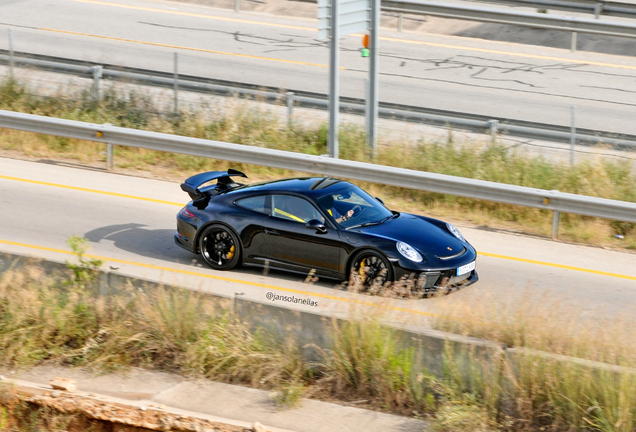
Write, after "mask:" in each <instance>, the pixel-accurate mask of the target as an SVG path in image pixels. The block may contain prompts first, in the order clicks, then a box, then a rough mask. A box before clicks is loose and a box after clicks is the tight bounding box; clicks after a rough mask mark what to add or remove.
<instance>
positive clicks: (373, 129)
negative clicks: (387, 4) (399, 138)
mask: <svg viewBox="0 0 636 432" xmlns="http://www.w3.org/2000/svg"><path fill="white" fill-rule="evenodd" d="M370 2H371V19H370V32H371V37H370V47H369V50H370V53H369V54H370V56H369V57H370V64H369V98H370V101H369V102H368V106H369V115H367V120H368V122H367V144H368V145H369V147H370V148H371V152H372V153H373V155H374V156H375V153H376V150H377V148H378V105H379V95H380V86H379V82H378V68H379V62H380V46H379V42H380V0H370Z"/></svg>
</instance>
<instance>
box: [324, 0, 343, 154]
mask: <svg viewBox="0 0 636 432" xmlns="http://www.w3.org/2000/svg"><path fill="white" fill-rule="evenodd" d="M339 2H340V0H331V53H330V56H329V137H328V140H327V147H328V150H329V157H332V158H334V159H338V156H339V153H340V146H339V144H338V115H339V114H340V85H339V84H340V80H339V77H338V75H339V74H338V72H339V68H340V23H339V16H338V14H339V11H338V3H339Z"/></svg>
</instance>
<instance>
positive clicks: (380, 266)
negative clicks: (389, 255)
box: [349, 250, 393, 291]
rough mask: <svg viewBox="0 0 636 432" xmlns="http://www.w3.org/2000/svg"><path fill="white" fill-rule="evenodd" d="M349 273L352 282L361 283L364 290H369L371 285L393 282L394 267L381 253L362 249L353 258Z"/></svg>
mask: <svg viewBox="0 0 636 432" xmlns="http://www.w3.org/2000/svg"><path fill="white" fill-rule="evenodd" d="M349 275H350V276H349V277H350V280H351V282H352V283H356V284H360V285H361V289H362V290H363V291H368V290H369V289H370V288H371V287H374V286H377V287H379V286H383V285H384V284H385V283H387V282H393V267H392V266H391V264H390V263H389V260H388V259H386V257H385V256H384V255H382V254H381V253H379V252H376V251H372V250H362V251H360V252H358V253H356V254H355V256H354V257H353V259H352V260H351V267H350V268H349Z"/></svg>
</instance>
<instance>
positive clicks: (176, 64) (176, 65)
mask: <svg viewBox="0 0 636 432" xmlns="http://www.w3.org/2000/svg"><path fill="white" fill-rule="evenodd" d="M174 113H175V115H176V114H178V113H179V54H178V53H176V52H175V53H174Z"/></svg>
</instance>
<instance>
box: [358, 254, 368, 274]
mask: <svg viewBox="0 0 636 432" xmlns="http://www.w3.org/2000/svg"><path fill="white" fill-rule="evenodd" d="M366 263H367V259H366V258H365V259H363V260H362V261H361V262H360V270H358V271H359V272H360V276H365V275H366V273H365V271H364V265H365V264H366Z"/></svg>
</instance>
